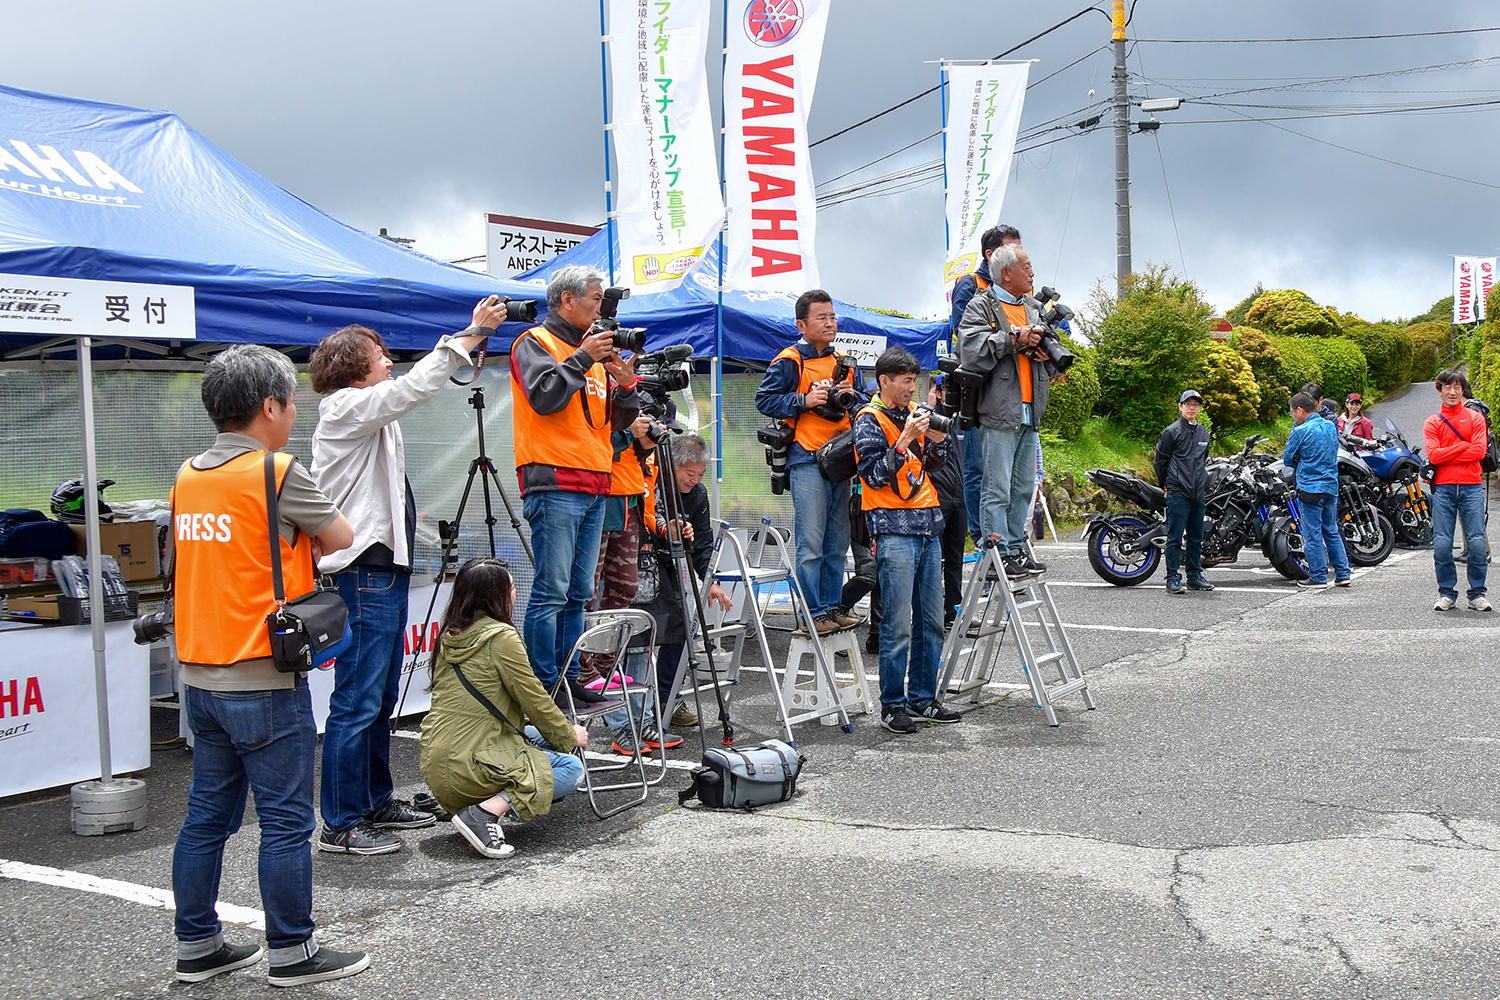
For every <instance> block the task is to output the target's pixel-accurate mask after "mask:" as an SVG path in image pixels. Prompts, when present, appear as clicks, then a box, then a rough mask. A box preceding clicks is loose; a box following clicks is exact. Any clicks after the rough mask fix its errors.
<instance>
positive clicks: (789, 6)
mask: <svg viewBox="0 0 1500 1000" xmlns="http://www.w3.org/2000/svg"><path fill="white" fill-rule="evenodd" d="M806 16H807V11H806V9H805V8H804V6H803V3H802V0H751V2H750V3H749V4H747V5H746V7H745V34H746V35H748V36H749V37H750V40H751V41H752V42H754V43H755V44H756V45H759V46H761V47H763V48H768V49H771V48H775V47H776V46H778V45H783V44H785V43H787V42H789V41H791V40H792V37H793V36H794V35H796V34H797V29H799V28H801V27H802V19H803V18H804V17H806Z"/></svg>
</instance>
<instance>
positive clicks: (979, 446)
mask: <svg viewBox="0 0 1500 1000" xmlns="http://www.w3.org/2000/svg"><path fill="white" fill-rule="evenodd" d="M963 435H964V510H965V511H966V512H967V513H968V518H967V520H968V522H969V534H970V535H973V536H974V537H976V538H978V537H980V535H979V532H980V528H981V527H982V525H981V523H980V517H979V513H980V510H981V509H982V504H983V498H984V494H983V491H982V487H983V485H984V435H983V434H982V433H981V432H980V429H979V428H978V427H970V428H969V429H968V430H966V431H964V432H963Z"/></svg>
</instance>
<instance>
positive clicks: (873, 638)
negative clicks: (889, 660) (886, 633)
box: [865, 625, 880, 656]
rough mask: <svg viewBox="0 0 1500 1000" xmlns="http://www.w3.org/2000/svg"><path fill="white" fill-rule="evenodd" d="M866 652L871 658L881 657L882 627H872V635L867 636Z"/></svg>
mask: <svg viewBox="0 0 1500 1000" xmlns="http://www.w3.org/2000/svg"><path fill="white" fill-rule="evenodd" d="M865 652H866V653H869V654H870V655H871V656H879V655H880V626H879V625H871V626H870V634H869V635H867V636H865Z"/></svg>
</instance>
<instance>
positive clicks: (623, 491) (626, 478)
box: [609, 434, 646, 497]
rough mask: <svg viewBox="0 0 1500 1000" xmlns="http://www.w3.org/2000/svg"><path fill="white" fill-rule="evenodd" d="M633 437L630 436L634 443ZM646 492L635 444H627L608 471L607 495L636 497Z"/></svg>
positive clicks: (643, 475) (643, 474)
mask: <svg viewBox="0 0 1500 1000" xmlns="http://www.w3.org/2000/svg"><path fill="white" fill-rule="evenodd" d="M634 440H635V435H633V434H632V435H631V441H632V442H634ZM644 492H646V476H645V473H643V472H641V463H640V460H639V459H637V458H636V456H635V444H634V443H631V444H627V445H626V446H625V450H624V451H622V452H620V457H619V458H617V459H615V464H614V465H612V466H610V470H609V495H610V496H612V497H638V496H640V495H641V494H642V493H644Z"/></svg>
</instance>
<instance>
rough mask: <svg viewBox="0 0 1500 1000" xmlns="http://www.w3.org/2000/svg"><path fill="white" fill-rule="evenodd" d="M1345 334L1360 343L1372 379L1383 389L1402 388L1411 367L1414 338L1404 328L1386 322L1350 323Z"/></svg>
mask: <svg viewBox="0 0 1500 1000" xmlns="http://www.w3.org/2000/svg"><path fill="white" fill-rule="evenodd" d="M1346 335H1347V336H1348V338H1349V339H1350V340H1352V341H1354V342H1355V343H1356V344H1358V345H1359V349H1360V350H1361V351H1363V352H1364V355H1365V361H1366V362H1367V363H1368V364H1369V366H1370V381H1371V382H1372V383H1374V384H1375V386H1376V387H1377V388H1379V389H1381V390H1382V391H1384V392H1390V391H1391V390H1392V389H1397V388H1400V387H1401V386H1403V385H1405V384H1406V383H1407V382H1409V381H1411V380H1410V379H1409V378H1407V372H1409V371H1410V370H1411V359H1412V339H1411V335H1410V334H1409V333H1407V332H1406V331H1405V330H1401V329H1397V328H1396V327H1392V326H1386V325H1384V324H1379V325H1374V324H1370V323H1355V324H1351V325H1350V327H1349V328H1348V329H1347V331H1346Z"/></svg>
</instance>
